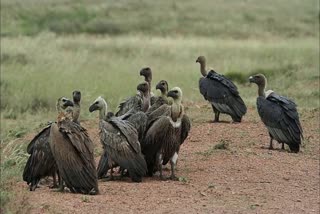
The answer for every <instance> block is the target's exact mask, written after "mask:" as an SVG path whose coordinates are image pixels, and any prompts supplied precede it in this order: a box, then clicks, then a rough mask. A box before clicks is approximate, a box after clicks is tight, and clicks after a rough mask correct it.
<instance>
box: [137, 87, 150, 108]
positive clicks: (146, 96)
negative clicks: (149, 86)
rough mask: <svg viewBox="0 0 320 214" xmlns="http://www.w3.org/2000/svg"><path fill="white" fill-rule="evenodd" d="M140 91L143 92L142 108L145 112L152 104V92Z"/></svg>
mask: <svg viewBox="0 0 320 214" xmlns="http://www.w3.org/2000/svg"><path fill="white" fill-rule="evenodd" d="M140 93H141V94H142V100H143V103H142V110H143V112H146V111H147V110H148V109H149V107H150V105H151V104H150V92H149V91H148V92H146V93H142V92H140Z"/></svg>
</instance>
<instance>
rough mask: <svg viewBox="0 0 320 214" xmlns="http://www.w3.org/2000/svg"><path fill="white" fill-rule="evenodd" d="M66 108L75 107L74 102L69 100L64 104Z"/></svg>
mask: <svg viewBox="0 0 320 214" xmlns="http://www.w3.org/2000/svg"><path fill="white" fill-rule="evenodd" d="M63 106H64V107H68V106H73V102H72V101H71V100H67V101H66V102H65V103H64V104H63Z"/></svg>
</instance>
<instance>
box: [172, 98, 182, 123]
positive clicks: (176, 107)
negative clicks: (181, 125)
mask: <svg viewBox="0 0 320 214" xmlns="http://www.w3.org/2000/svg"><path fill="white" fill-rule="evenodd" d="M181 113H182V108H181V101H180V100H175V101H174V102H173V103H172V105H171V118H172V120H173V121H174V122H176V121H177V120H178V118H179V117H180V115H181Z"/></svg>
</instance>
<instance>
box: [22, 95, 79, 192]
mask: <svg viewBox="0 0 320 214" xmlns="http://www.w3.org/2000/svg"><path fill="white" fill-rule="evenodd" d="M72 94H73V100H74V103H76V104H75V106H68V104H69V102H67V100H61V102H62V103H65V105H62V106H61V108H62V109H64V108H66V109H69V108H70V110H71V111H72V109H74V110H75V112H78V113H76V114H73V120H74V121H78V118H79V113H80V105H79V102H80V99H81V94H80V92H79V91H74V92H73V93H72ZM76 105H78V106H76ZM67 106H68V107H67ZM67 111H68V110H67ZM51 125H52V122H50V123H48V125H47V126H46V127H45V128H44V129H42V130H41V131H40V132H39V133H38V134H37V135H36V136H35V137H34V138H33V139H32V140H31V142H30V143H29V145H28V148H27V152H28V154H30V156H29V158H28V160H27V163H26V165H25V168H24V171H23V180H24V181H26V182H27V184H28V185H30V191H34V190H35V189H36V187H37V184H38V183H39V181H40V179H41V178H45V177H47V176H52V177H53V186H51V187H52V188H55V187H57V183H56V173H57V165H56V162H55V160H54V157H53V155H52V152H51V148H50V144H49V136H50V129H51ZM58 177H59V175H58Z"/></svg>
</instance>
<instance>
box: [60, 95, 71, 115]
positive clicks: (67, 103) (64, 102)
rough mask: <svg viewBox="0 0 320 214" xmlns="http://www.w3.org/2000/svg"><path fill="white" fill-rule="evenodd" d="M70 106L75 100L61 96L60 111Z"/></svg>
mask: <svg viewBox="0 0 320 214" xmlns="http://www.w3.org/2000/svg"><path fill="white" fill-rule="evenodd" d="M68 106H73V102H72V101H71V100H69V99H67V98H65V97H60V98H59V99H58V101H57V106H56V107H57V110H58V111H59V112H60V111H62V110H65V109H66V108H67V107H68Z"/></svg>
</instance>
